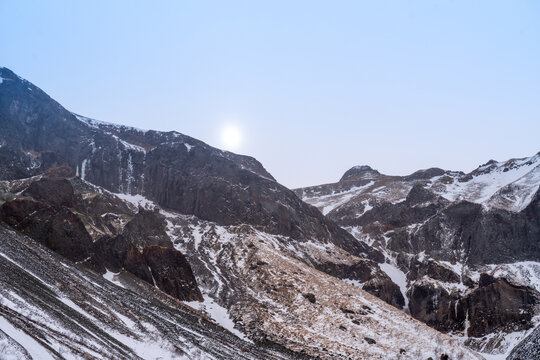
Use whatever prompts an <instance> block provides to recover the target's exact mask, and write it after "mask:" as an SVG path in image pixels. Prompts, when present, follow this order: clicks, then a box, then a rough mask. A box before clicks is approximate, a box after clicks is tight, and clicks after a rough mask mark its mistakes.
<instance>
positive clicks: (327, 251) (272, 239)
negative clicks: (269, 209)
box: [124, 196, 480, 359]
mask: <svg viewBox="0 0 540 360" xmlns="http://www.w3.org/2000/svg"><path fill="white" fill-rule="evenodd" d="M124 198H125V199H126V200H127V201H129V202H131V204H132V205H134V206H146V207H148V208H149V209H156V211H160V212H161V213H162V214H163V215H164V216H165V217H166V219H167V223H168V234H169V236H170V237H171V239H173V242H174V244H175V247H176V248H177V249H178V250H180V251H182V252H183V253H185V254H186V255H187V257H188V259H189V261H190V263H191V264H192V266H193V268H194V272H195V273H196V274H197V282H198V283H199V284H201V288H202V292H203V294H204V297H205V299H206V300H205V303H204V304H200V305H198V304H194V303H188V304H189V305H194V306H197V307H198V308H206V310H209V312H210V313H211V314H212V316H214V317H219V318H221V322H222V323H223V324H224V325H225V326H230V325H231V322H232V323H233V324H234V327H235V330H236V331H239V332H240V334H241V335H240V336H247V337H248V338H250V339H252V340H254V341H255V342H256V343H267V342H272V343H278V344H280V345H282V346H284V347H285V348H288V349H290V350H292V351H295V352H301V353H305V354H307V355H308V356H313V357H316V358H321V359H327V358H333V359H348V358H369V359H371V358H388V357H393V356H397V357H398V358H401V359H416V358H418V357H419V356H421V357H426V358H427V357H429V356H432V357H433V356H436V357H440V355H442V354H448V355H450V356H451V358H457V359H459V358H463V359H465V358H480V357H479V356H478V355H475V354H474V353H472V352H470V351H468V350H465V349H463V348H462V347H461V346H460V345H459V344H458V343H456V342H453V341H452V340H451V339H450V338H448V337H445V336H443V335H441V334H439V333H437V332H435V331H433V330H431V329H430V328H428V327H426V326H425V325H423V324H421V323H419V322H416V321H414V320H412V319H411V318H410V317H409V316H408V315H406V314H404V313H402V312H400V311H398V310H396V309H395V308H393V307H391V306H389V305H388V304H386V303H385V302H383V301H381V300H379V299H378V298H376V297H374V296H372V295H370V294H368V293H367V292H365V291H362V290H360V289H359V288H358V287H356V286H352V285H350V284H348V283H347V282H346V281H341V280H338V279H336V278H335V277H332V276H329V275H326V274H324V273H321V272H320V271H317V270H315V269H313V268H312V267H311V266H309V265H307V264H306V262H305V261H306V259H308V260H309V259H311V261H315V260H316V259H320V258H321V257H325V256H330V257H334V258H338V259H341V261H344V262H349V261H354V258H353V257H351V255H350V254H347V253H346V252H343V250H340V249H339V248H336V247H335V246H334V245H332V244H328V245H326V246H322V245H320V244H316V243H309V244H305V243H295V242H291V241H290V239H288V238H286V237H282V236H276V235H272V234H268V233H264V232H261V231H259V230H257V229H255V228H253V227H251V226H248V225H240V226H220V225H218V224H215V223H212V222H207V221H203V220H200V219H197V218H195V217H193V216H186V215H182V214H178V213H176V212H174V211H171V210H164V209H160V208H159V207H158V206H156V204H154V203H153V202H151V201H149V200H147V199H144V198H142V197H125V196H124ZM335 261H339V260H335ZM310 299H311V300H310ZM312 301H314V303H312ZM351 309H352V310H351ZM227 324H228V325H227ZM405 329H407V330H405ZM418 332H420V333H422V334H423V338H424V339H426V342H425V343H424V342H422V341H418V339H417V338H416V335H417V333H418ZM397 334H400V335H399V336H400V342H399V343H397V342H396V340H395V339H396V337H397V336H398V335H397ZM366 339H367V340H366ZM371 339H373V340H374V342H373V343H371ZM401 350H402V351H401ZM400 351H401V352H400Z"/></svg>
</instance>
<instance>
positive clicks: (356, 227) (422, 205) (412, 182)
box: [295, 153, 540, 353]
mask: <svg viewBox="0 0 540 360" xmlns="http://www.w3.org/2000/svg"><path fill="white" fill-rule="evenodd" d="M539 187H540V153H538V154H536V155H533V156H531V157H527V158H521V159H511V160H508V161H505V162H496V161H493V160H491V161H489V162H487V163H486V164H483V165H481V166H480V167H478V168H477V169H476V170H474V171H472V172H471V173H469V174H465V173H462V172H455V171H447V170H442V169H439V168H432V169H427V170H420V171H417V172H415V173H413V174H411V175H408V176H388V175H384V174H381V173H379V172H378V171H376V170H373V169H372V168H371V167H369V166H356V167H353V168H351V169H350V170H348V171H347V172H346V173H345V174H344V175H343V177H342V178H341V179H340V181H338V182H337V183H333V184H326V185H319V186H313V187H308V188H303V189H297V190H295V192H296V193H297V195H299V196H300V197H302V199H303V200H304V201H306V202H308V203H310V204H312V205H314V206H317V207H318V208H319V209H320V210H321V211H322V212H323V213H324V214H326V216H327V217H328V218H330V219H332V220H334V221H336V223H338V224H339V225H341V226H342V227H343V228H345V229H347V230H348V231H349V232H350V233H351V234H353V235H354V236H355V237H356V238H357V240H358V241H360V242H364V243H366V244H370V245H371V246H373V247H375V248H377V249H378V250H380V251H381V252H382V253H383V254H385V257H386V262H385V264H380V266H382V267H381V268H382V269H384V268H386V269H387V271H388V273H389V274H390V276H391V277H392V279H393V281H394V282H395V283H396V284H400V288H401V289H402V292H403V294H404V296H405V297H406V300H407V301H406V302H407V306H406V308H405V310H407V311H408V312H409V313H410V314H411V315H413V316H414V317H415V318H417V319H420V320H422V321H424V322H426V323H427V324H428V325H430V326H433V327H435V328H437V329H439V330H441V331H444V332H449V333H451V334H455V336H459V337H463V336H464V337H465V338H464V341H465V343H467V344H469V345H470V346H472V347H473V348H476V349H483V350H484V351H485V350H487V351H490V352H494V353H501V352H502V353H508V352H509V351H510V350H511V348H512V346H513V345H515V343H516V341H517V340H516V339H519V338H523V337H524V336H526V335H527V334H528V333H529V332H530V331H531V329H532V328H533V327H535V326H538V314H539V310H538V303H539V300H538V299H539V293H538V291H540V286H539V285H540V281H539V280H540V241H539V240H540V201H539V200H540V190H539ZM507 334H510V335H507ZM515 334H520V335H515Z"/></svg>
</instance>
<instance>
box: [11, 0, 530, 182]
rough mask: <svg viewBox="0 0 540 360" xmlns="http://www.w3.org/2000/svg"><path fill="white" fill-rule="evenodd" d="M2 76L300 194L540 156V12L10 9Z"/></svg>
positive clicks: (170, 5)
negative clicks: (219, 152)
mask: <svg viewBox="0 0 540 360" xmlns="http://www.w3.org/2000/svg"><path fill="white" fill-rule="evenodd" d="M0 14H1V17H0V66H5V67H8V68H10V69H11V70H13V71H15V72H16V73H17V74H18V75H20V76H22V77H24V78H26V79H28V80H29V81H31V82H33V83H34V84H35V85H37V86H38V87H40V88H42V89H43V90H44V91H45V92H47V93H48V94H49V95H50V96H51V97H53V98H54V99H56V100H57V101H58V102H60V103H61V104H62V105H63V106H64V107H66V108H67V109H68V110H70V111H73V112H76V113H78V114H81V115H85V116H88V117H92V118H95V119H99V120H103V121H109V122H114V123H119V124H124V125H130V126H135V127H139V128H143V129H155V130H167V131H168V130H176V131H179V132H181V133H184V134H187V135H190V136H193V137H195V138H198V139H200V140H203V141H205V142H207V143H208V144H210V145H212V146H216V147H219V148H225V149H229V150H233V151H234V152H237V153H240V154H245V155H250V156H253V157H255V158H257V159H258V160H259V161H260V162H261V163H262V164H263V165H264V166H265V168H266V169H267V170H268V171H270V173H272V174H273V175H274V177H275V178H276V179H277V180H278V181H279V182H280V183H282V184H284V185H286V186H288V187H291V188H295V187H301V186H308V185H316V184H321V183H329V182H335V181H337V180H338V179H339V178H340V177H341V175H342V174H343V173H344V172H345V171H346V170H347V169H349V168H351V167H352V166H354V165H362V164H366V165H370V166H371V167H373V168H375V169H378V170H379V171H380V172H382V173H386V174H393V175H405V174H409V173H412V172H414V171H416V170H418V169H425V168H429V167H435V166H436V167H441V168H444V169H449V170H462V171H466V172H468V171H471V170H472V169H474V168H476V167H477V166H479V165H480V164H483V163H485V162H487V161H488V160H490V159H495V160H498V161H502V160H507V159H509V158H514V157H526V156H532V155H534V154H535V153H537V152H538V151H540V2H539V1H535V0H533V1H526V0H520V1H493V0H490V1H467V0H464V1H449V0H448V1H369V2H368V1H339V0H336V1H279V0H272V1H262V0H261V1H233V0H231V1H204V0H197V1H157V0H156V1H151V2H150V1H145V2H142V1H54V0H48V1H39V0H35V1H25V0H21V1H0Z"/></svg>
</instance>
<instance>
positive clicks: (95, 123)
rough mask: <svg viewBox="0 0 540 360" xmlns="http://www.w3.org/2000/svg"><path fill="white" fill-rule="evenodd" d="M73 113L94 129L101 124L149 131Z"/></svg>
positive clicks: (143, 131) (98, 127)
mask: <svg viewBox="0 0 540 360" xmlns="http://www.w3.org/2000/svg"><path fill="white" fill-rule="evenodd" d="M71 114H72V115H73V116H75V117H76V118H77V120H79V121H81V122H83V123H85V124H86V125H88V126H90V127H92V128H94V129H100V125H101V126H108V127H112V128H116V129H129V130H135V131H138V132H142V133H145V132H147V131H148V130H144V129H139V128H136V127H133V126H126V125H119V124H114V123H110V122H107V121H102V120H96V119H91V118H89V117H86V116H82V115H79V114H75V113H74V112H72V113H71Z"/></svg>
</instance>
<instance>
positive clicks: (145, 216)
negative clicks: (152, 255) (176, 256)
mask: <svg viewBox="0 0 540 360" xmlns="http://www.w3.org/2000/svg"><path fill="white" fill-rule="evenodd" d="M165 226H166V223H165V219H164V217H163V216H162V215H160V214H159V213H156V212H154V211H150V210H145V209H143V208H139V212H138V213H137V214H136V215H135V216H134V217H133V218H132V219H131V220H130V221H129V222H128V223H127V224H126V226H125V227H124V231H123V236H124V237H125V238H126V239H128V240H129V241H130V242H131V243H132V244H133V245H135V246H136V247H137V248H138V249H143V248H144V247H146V246H150V245H159V246H163V247H169V248H172V247H173V244H172V242H171V240H170V239H169V236H168V235H167V233H166V232H165Z"/></svg>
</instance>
